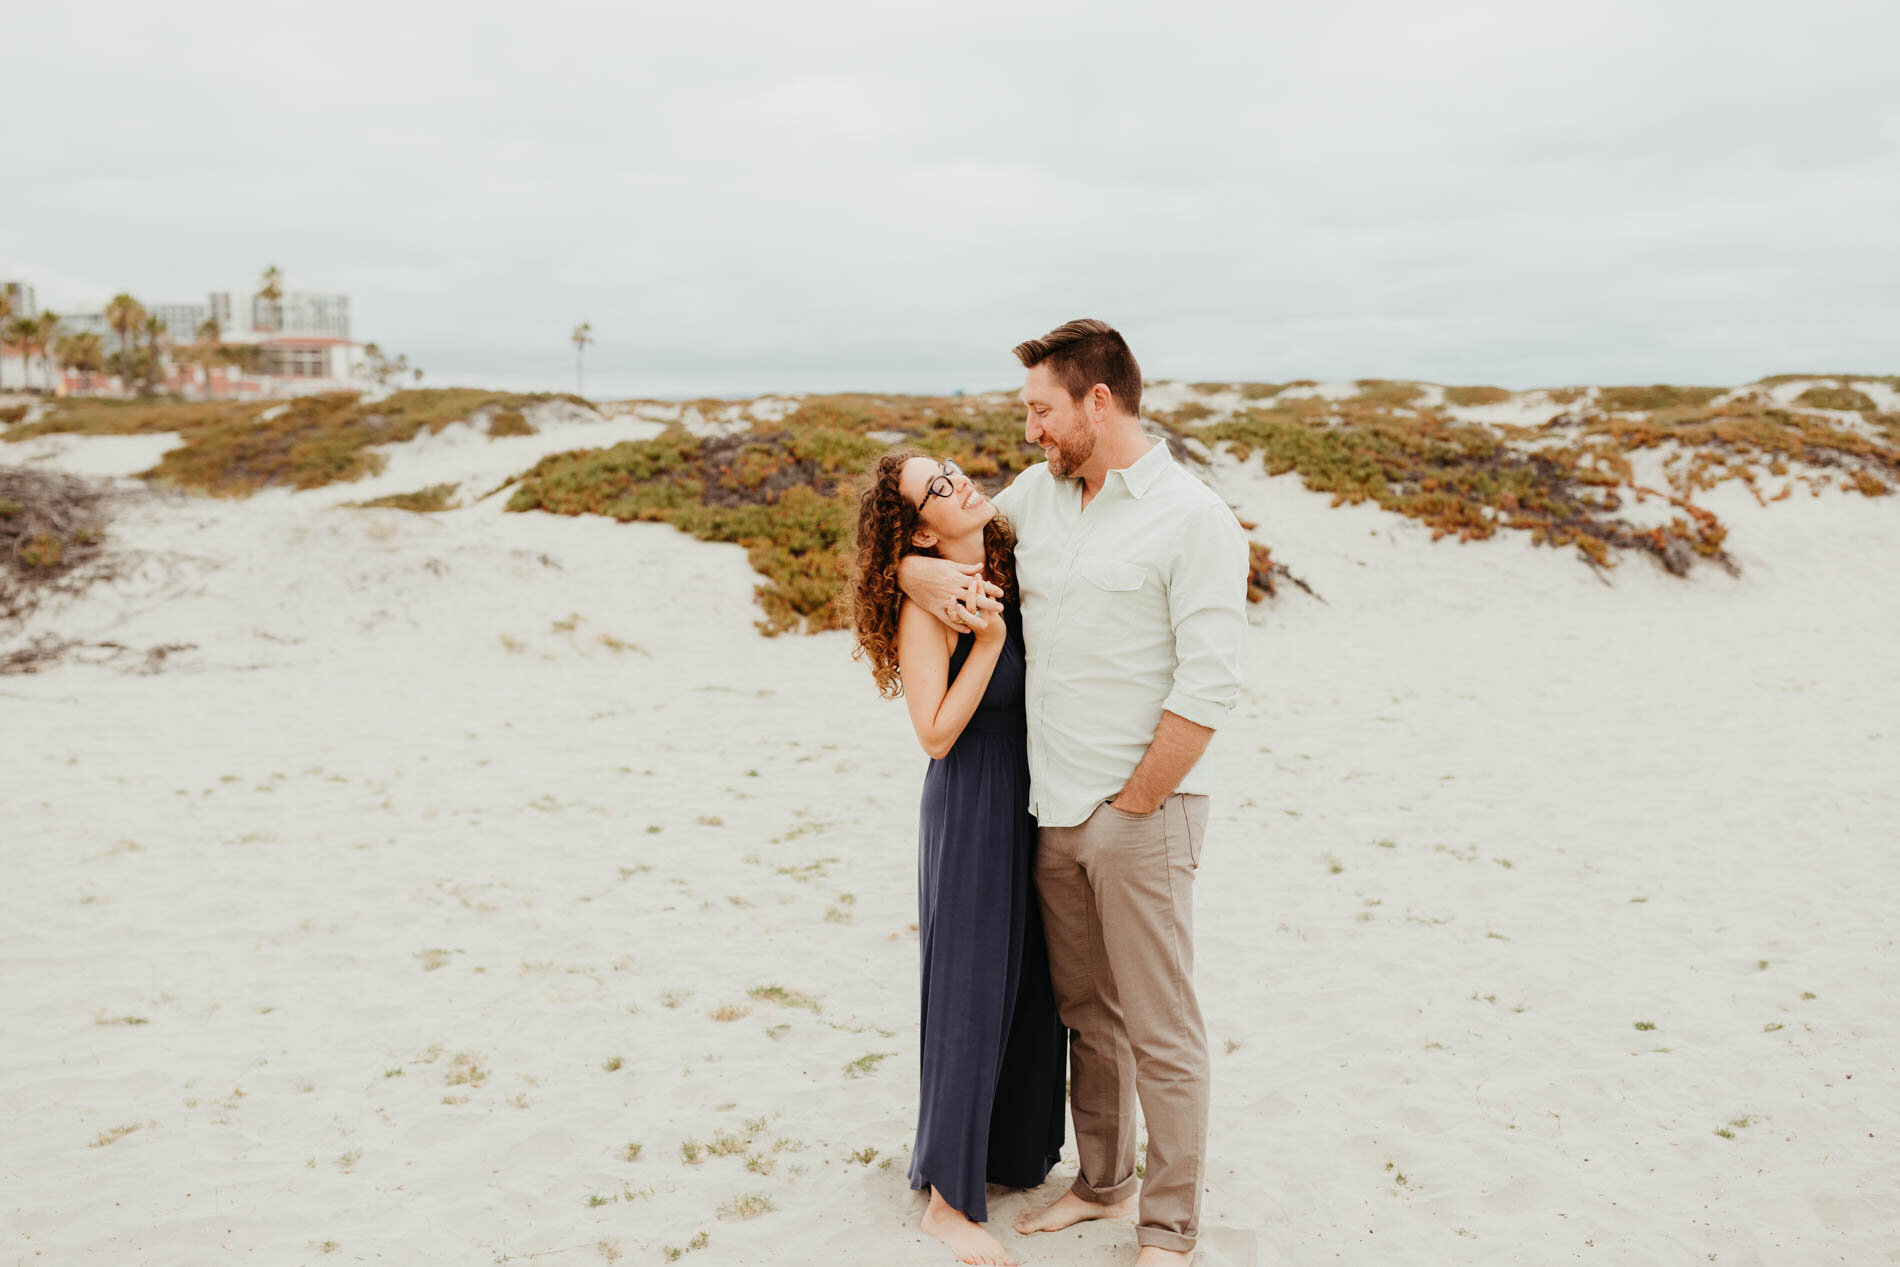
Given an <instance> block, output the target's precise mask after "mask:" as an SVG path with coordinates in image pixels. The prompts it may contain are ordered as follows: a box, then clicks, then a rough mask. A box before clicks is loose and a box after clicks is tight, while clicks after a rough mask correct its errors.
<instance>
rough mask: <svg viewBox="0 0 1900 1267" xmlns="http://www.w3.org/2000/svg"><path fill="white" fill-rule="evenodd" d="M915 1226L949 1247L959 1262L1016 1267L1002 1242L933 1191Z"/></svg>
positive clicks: (991, 1266) (995, 1266) (996, 1266)
mask: <svg viewBox="0 0 1900 1267" xmlns="http://www.w3.org/2000/svg"><path fill="white" fill-rule="evenodd" d="M917 1226H919V1227H921V1228H922V1229H923V1230H924V1231H926V1232H928V1233H930V1234H931V1235H932V1236H934V1237H936V1238H937V1239H938V1240H940V1241H942V1242H943V1243H944V1244H945V1245H948V1246H949V1247H950V1252H951V1253H953V1254H955V1255H956V1256H957V1261H958V1262H963V1263H982V1264H987V1265H990V1267H1016V1259H1015V1258H1014V1257H1013V1256H1012V1255H1011V1254H1010V1252H1009V1251H1008V1250H1006V1249H1004V1248H1003V1243H1002V1242H1001V1241H999V1240H997V1239H996V1238H995V1237H994V1236H991V1235H990V1234H989V1233H988V1232H986V1231H984V1230H983V1225H982V1224H980V1223H972V1222H970V1220H969V1218H968V1217H967V1216H965V1214H964V1213H963V1211H961V1210H959V1209H957V1208H956V1207H955V1206H953V1205H951V1204H950V1203H949V1202H948V1201H945V1200H944V1199H943V1196H942V1194H940V1193H939V1192H938V1191H937V1190H936V1189H935V1188H934V1187H933V1188H932V1189H931V1190H930V1207H929V1208H928V1209H926V1210H925V1211H924V1217H923V1221H922V1222H920V1223H919V1224H918V1225H917Z"/></svg>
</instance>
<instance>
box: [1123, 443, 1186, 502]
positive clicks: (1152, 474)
mask: <svg viewBox="0 0 1900 1267" xmlns="http://www.w3.org/2000/svg"><path fill="white" fill-rule="evenodd" d="M1142 434H1143V435H1144V436H1147V438H1148V439H1149V440H1150V441H1152V442H1153V443H1151V444H1150V445H1149V446H1148V451H1147V452H1146V453H1144V454H1142V455H1141V456H1140V457H1138V458H1136V459H1135V460H1134V461H1133V462H1132V463H1130V464H1129V465H1127V466H1123V467H1118V468H1116V470H1115V471H1112V472H1110V474H1116V473H1119V474H1120V475H1121V477H1122V485H1123V486H1124V487H1125V488H1127V489H1128V491H1129V492H1130V493H1131V494H1133V495H1134V496H1136V497H1140V496H1142V495H1143V494H1145V493H1146V492H1147V491H1148V490H1149V489H1151V488H1153V487H1154V482H1155V481H1156V480H1157V479H1160V478H1161V473H1162V472H1163V471H1165V470H1167V469H1168V468H1169V467H1171V466H1173V465H1174V455H1173V454H1172V453H1170V452H1168V442H1167V439H1166V438H1165V437H1162V436H1155V435H1149V434H1148V433H1147V432H1145V431H1144V432H1143V433H1142Z"/></svg>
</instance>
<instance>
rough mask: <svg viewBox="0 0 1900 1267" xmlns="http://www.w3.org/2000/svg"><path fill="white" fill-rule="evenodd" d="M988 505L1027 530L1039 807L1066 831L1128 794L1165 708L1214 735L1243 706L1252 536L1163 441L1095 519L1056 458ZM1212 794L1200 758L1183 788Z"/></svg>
mask: <svg viewBox="0 0 1900 1267" xmlns="http://www.w3.org/2000/svg"><path fill="white" fill-rule="evenodd" d="M992 500H993V501H994V502H995V503H996V507H997V509H999V510H1001V511H1002V512H1003V513H1004V514H1005V515H1007V516H1008V517H1009V520H1010V522H1011V524H1013V525H1014V527H1015V529H1016V577H1017V581H1018V583H1019V585H1020V586H1021V589H1022V611H1023V638H1024V641H1025V643H1026V644H1027V649H1028V717H1029V802H1030V809H1031V811H1032V812H1034V814H1035V815H1036V819H1037V821H1038V822H1039V823H1041V824H1042V825H1043V826H1045V827H1071V826H1074V825H1075V824H1077V823H1080V822H1082V821H1083V820H1084V819H1086V818H1087V817H1088V816H1089V815H1090V814H1091V813H1093V812H1094V810H1095V807H1096V806H1097V805H1099V804H1101V802H1102V801H1104V800H1106V799H1108V798H1109V797H1112V796H1114V795H1115V793H1117V792H1118V791H1120V790H1121V787H1122V785H1123V784H1124V783H1126V782H1127V781H1128V776H1129V775H1130V774H1132V773H1133V772H1134V769H1135V766H1136V764H1137V763H1139V762H1140V760H1141V758H1142V755H1143V754H1144V753H1146V752H1147V750H1148V744H1149V741H1150V740H1152V739H1153V738H1154V732H1155V726H1156V724H1157V723H1159V721H1160V720H1161V713H1162V710H1163V709H1166V710H1167V711H1168V712H1171V713H1175V714H1178V715H1179V716H1181V717H1185V718H1186V719H1187V720H1189V721H1191V722H1195V723H1197V724H1199V725H1202V726H1208V727H1214V728H1218V727H1219V725H1220V724H1221V722H1222V720H1223V719H1224V718H1225V717H1226V716H1227V713H1228V712H1229V711H1230V710H1231V709H1232V708H1233V707H1234V705H1235V704H1236V703H1237V702H1238V701H1239V698H1240V657H1241V648H1242V646H1243V644H1244V643H1245V640H1246V630H1247V568H1248V556H1247V540H1246V537H1245V536H1244V535H1243V534H1242V532H1241V530H1240V525H1239V523H1238V522H1236V520H1235V519H1234V513H1233V511H1231V510H1229V509H1228V508H1227V506H1226V505H1225V504H1224V503H1222V501H1221V499H1220V498H1219V497H1218V496H1217V495H1216V494H1215V493H1214V491H1213V490H1212V489H1210V488H1208V486H1207V485H1205V484H1203V483H1202V482H1201V481H1200V480H1198V479H1196V478H1195V477H1194V476H1193V475H1191V474H1189V473H1188V472H1187V471H1185V470H1183V469H1181V467H1180V465H1179V464H1178V463H1176V462H1175V460H1174V458H1173V456H1172V455H1171V454H1170V453H1169V452H1168V446H1167V443H1166V441H1164V440H1159V439H1156V440H1155V441H1154V443H1153V446H1152V447H1151V448H1150V449H1149V450H1148V452H1147V453H1146V454H1145V455H1144V456H1142V457H1141V458H1140V459H1139V460H1137V461H1136V462H1135V463H1134V464H1133V465H1132V466H1128V467H1125V468H1123V469H1121V470H1115V471H1110V472H1109V473H1108V478H1107V481H1106V482H1105V483H1104V484H1103V486H1102V491H1101V492H1100V493H1098V494H1096V496H1095V498H1094V499H1093V500H1092V501H1090V502H1089V504H1088V508H1087V509H1086V510H1084V509H1083V507H1082V482H1081V481H1080V480H1075V479H1057V478H1055V477H1053V476H1052V475H1050V473H1049V467H1048V465H1047V464H1046V463H1045V464H1041V465H1037V466H1032V467H1030V468H1029V469H1028V470H1026V471H1024V472H1023V473H1022V474H1021V475H1018V476H1017V477H1016V479H1015V480H1014V482H1012V483H1011V484H1010V486H1009V487H1008V488H1006V489H1004V490H1003V491H1002V492H1000V493H998V494H997V495H996V496H995V498H993V499H992ZM1209 784H1210V778H1209V774H1208V772H1207V769H1206V763H1205V762H1203V763H1201V764H1199V765H1196V766H1195V767H1194V769H1192V770H1190V771H1189V772H1188V775H1187V777H1186V778H1185V779H1183V780H1182V781H1181V784H1180V786H1179V787H1178V788H1177V789H1176V790H1177V791H1181V792H1198V793H1205V792H1207V791H1209Z"/></svg>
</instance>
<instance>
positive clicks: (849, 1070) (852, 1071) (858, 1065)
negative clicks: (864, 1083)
mask: <svg viewBox="0 0 1900 1267" xmlns="http://www.w3.org/2000/svg"><path fill="white" fill-rule="evenodd" d="M895 1054H896V1053H895V1052H888V1051H873V1052H867V1053H865V1054H864V1055H862V1056H859V1057H858V1058H857V1059H856V1060H853V1061H851V1062H850V1063H849V1064H847V1065H845V1067H844V1076H845V1077H847V1078H865V1077H869V1076H870V1075H871V1074H873V1073H876V1072H877V1067H878V1065H879V1064H881V1063H883V1062H884V1061H885V1060H888V1059H890V1057H892V1056H893V1055H895Z"/></svg>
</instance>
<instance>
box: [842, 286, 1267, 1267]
mask: <svg viewBox="0 0 1900 1267" xmlns="http://www.w3.org/2000/svg"><path fill="white" fill-rule="evenodd" d="M1015 352H1016V356H1017V359H1018V360H1020V361H1021V362H1022V364H1023V366H1024V368H1025V370H1026V371H1027V372H1026V375H1025V378H1024V384H1023V391H1022V400H1023V407H1024V409H1025V417H1024V423H1023V434H1024V436H1025V437H1026V438H1027V439H1028V440H1029V442H1030V443H1032V444H1037V445H1040V446H1041V447H1042V450H1043V453H1044V455H1045V457H1046V459H1047V460H1046V461H1045V462H1043V463H1041V464H1039V465H1036V466H1033V467H1031V468H1029V469H1028V470H1026V471H1024V472H1023V473H1022V474H1021V475H1019V476H1018V477H1017V478H1016V479H1015V481H1014V482H1013V483H1011V484H1010V485H1009V487H1007V488H1005V489H1003V490H1002V491H1001V492H1000V493H998V494H997V495H996V497H995V499H994V500H993V501H991V500H986V499H985V498H984V496H983V494H982V492H981V491H980V490H979V489H978V488H977V487H976V485H975V484H973V483H972V482H971V481H970V479H969V477H968V476H966V475H965V474H964V473H963V472H962V471H961V470H959V469H958V468H957V466H956V464H955V463H952V462H939V461H937V460H936V459H934V458H929V457H925V456H923V455H921V454H916V453H894V454H890V455H887V456H885V457H884V458H882V459H880V460H879V461H878V463H877V466H876V468H875V470H874V472H873V473H872V475H871V482H870V484H869V486H868V487H867V488H866V489H865V492H864V494H863V497H862V499H861V501H860V504H859V511H858V573H857V578H856V589H855V594H854V600H855V618H856V628H857V640H858V652H857V654H859V655H862V656H863V657H864V658H866V659H867V660H868V661H869V662H870V665H871V669H872V672H873V673H874V675H875V676H876V678H877V683H878V686H879V689H880V690H881V691H882V692H883V693H884V694H885V695H897V694H900V693H901V694H902V695H903V697H904V699H905V702H906V704H907V706H908V708H909V712H910V719H911V723H912V725H913V726H914V727H915V729H916V732H917V737H918V739H919V741H920V742H921V743H922V744H923V747H924V750H925V751H926V752H927V753H929V754H930V757H931V758H932V760H931V763H930V767H929V770H928V773H927V774H926V776H925V779H924V792H923V807H922V811H921V814H920V818H919V831H918V907H919V921H918V929H919V932H920V935H921V940H922V948H923V980H922V994H923V997H922V1077H921V1095H920V1103H919V1108H918V1122H917V1140H916V1145H915V1148H914V1150H913V1154H912V1163H911V1173H910V1181H911V1186H912V1187H913V1188H916V1189H924V1188H928V1189H929V1190H930V1203H929V1206H928V1208H927V1209H926V1210H925V1212H924V1216H923V1223H922V1226H923V1229H924V1230H925V1231H927V1232H929V1233H930V1234H932V1235H933V1236H936V1237H937V1238H938V1239H940V1240H942V1241H943V1242H944V1243H945V1244H947V1245H948V1246H949V1247H950V1248H951V1249H952V1250H953V1251H954V1252H955V1253H956V1255H957V1257H958V1258H960V1259H961V1260H962V1261H964V1262H966V1263H996V1264H1013V1263H1015V1261H1016V1259H1015V1258H1014V1257H1013V1256H1012V1255H1011V1254H1010V1253H1009V1252H1008V1251H1007V1250H1006V1249H1005V1248H1004V1247H1003V1245H1002V1243H1001V1242H1000V1241H999V1240H997V1238H996V1237H995V1236H993V1235H992V1234H991V1233H990V1232H989V1231H988V1230H987V1229H985V1228H984V1226H983V1223H984V1222H985V1221H986V1219H987V1218H988V1206H987V1201H986V1198H985V1183H986V1182H993V1183H998V1184H1003V1185H1006V1186H1009V1187H1014V1188H1029V1187H1035V1186H1036V1185H1038V1184H1040V1183H1041V1182H1042V1181H1043V1180H1044V1179H1045V1178H1046V1177H1047V1176H1048V1173H1049V1171H1050V1169H1051V1168H1052V1167H1053V1166H1054V1165H1055V1163H1056V1161H1057V1159H1058V1156H1059V1154H1060V1152H1061V1147H1062V1141H1063V1137H1064V1122H1063V1099H1064V1094H1063V1077H1064V1064H1065V1056H1066V1058H1067V1066H1068V1074H1069V1081H1070V1087H1069V1093H1068V1101H1069V1110H1070V1113H1071V1114H1072V1116H1073V1118H1074V1121H1075V1135H1076V1145H1077V1151H1078V1153H1079V1155H1080V1161H1081V1172H1080V1174H1078V1175H1077V1177H1076V1179H1075V1182H1074V1184H1073V1185H1072V1186H1071V1187H1070V1189H1069V1191H1068V1192H1066V1193H1065V1194H1063V1196H1062V1197H1061V1198H1060V1199H1059V1200H1057V1201H1056V1202H1055V1203H1054V1204H1052V1205H1050V1206H1048V1207H1047V1208H1045V1209H1042V1210H1037V1211H1027V1212H1025V1213H1024V1214H1022V1215H1021V1216H1020V1217H1018V1219H1017V1220H1016V1224H1015V1226H1016V1230H1017V1231H1018V1232H1019V1233H1024V1234H1028V1233H1033V1232H1049V1231H1056V1230H1059V1229H1061V1228H1064V1227H1068V1226H1070V1225H1072V1224H1074V1223H1078V1222H1081V1221H1083V1220H1087V1219H1101V1218H1117V1219H1119V1218H1127V1217H1129V1216H1130V1215H1135V1216H1136V1222H1137V1227H1136V1239H1137V1240H1138V1242H1139V1243H1140V1246H1141V1248H1140V1250H1139V1253H1138V1256H1137V1258H1136V1262H1137V1264H1138V1265H1139V1267H1161V1265H1162V1264H1165V1263H1185V1262H1187V1261H1188V1259H1189V1258H1190V1257H1191V1255H1192V1254H1193V1251H1194V1245H1195V1240H1196V1237H1197V1236H1198V1234H1199V1215H1200V1206H1201V1191H1202V1181H1203V1176H1204V1174H1205V1167H1206V1145H1207V1121H1208V1093H1209V1070H1208V1051H1207V1035H1206V1030H1205V1028H1204V1027H1203V1025H1202V1021H1201V1011H1200V1005H1199V1004H1198V1003H1197V1001H1196V999H1195V992H1194V977H1193V972H1194V945H1193V881H1194V872H1195V869H1196V867H1197V866H1198V865H1199V862H1200V854H1201V841H1202V836H1203V834H1204V833H1205V831H1206V826H1207V793H1208V778H1207V775H1206V773H1205V772H1204V771H1202V770H1199V769H1197V767H1196V763H1197V762H1198V761H1199V759H1200V757H1201V754H1202V752H1204V751H1205V750H1206V747H1207V744H1208V742H1209V740H1211V739H1212V738H1213V735H1214V730H1215V728H1216V727H1217V726H1218V725H1219V724H1220V722H1221V720H1222V718H1224V717H1225V716H1226V714H1227V712H1228V711H1229V710H1230V709H1232V708H1233V706H1234V704H1235V703H1236V701H1237V699H1238V697H1239V693H1240V659H1241V648H1242V643H1243V641H1244V634H1245V630H1246V606H1245V604H1246V574H1247V546H1246V540H1245V538H1244V537H1243V536H1242V534H1241V531H1240V526H1239V524H1238V523H1237V522H1236V520H1235V518H1234V515H1233V513H1232V511H1230V510H1229V509H1228V508H1227V506H1226V505H1224V504H1223V503H1222V502H1221V500H1220V498H1219V497H1217V496H1216V495H1215V494H1214V493H1213V492H1212V491H1211V490H1210V489H1208V487H1207V486H1206V485H1204V484H1203V483H1201V482H1200V480H1198V479H1197V478H1195V477H1194V476H1193V475H1191V474H1189V473H1188V472H1187V471H1185V470H1183V469H1182V468H1181V467H1180V466H1179V465H1177V464H1176V463H1175V461H1174V459H1173V457H1172V455H1171V454H1170V453H1169V451H1168V445H1167V442H1166V441H1165V440H1160V439H1156V438H1154V437H1151V436H1148V435H1145V434H1144V433H1143V432H1142V430H1141V422H1140V408H1141V369H1140V367H1139V366H1138V365H1137V364H1136V362H1135V358H1134V355H1133V354H1132V353H1131V352H1130V351H1129V349H1128V345H1127V343H1126V342H1125V341H1124V340H1123V339H1122V337H1121V335H1120V334H1118V333H1117V332H1116V331H1115V330H1114V329H1113V328H1112V327H1110V326H1108V325H1106V324H1104V323H1102V322H1100V321H1092V320H1081V321H1071V322H1069V323H1068V324H1067V325H1064V326H1060V327H1058V328H1057V329H1055V330H1053V331H1051V332H1050V333H1049V334H1047V335H1045V336H1044V337H1043V338H1040V339H1031V340H1029V341H1028V342H1026V343H1023V344H1021V345H1019V346H1018V347H1017V348H1016V349H1015ZM1071 1034H1072V1042H1071ZM1065 1048H1066V1051H1065ZM1137 1099H1139V1101H1140V1104H1141V1111H1142V1115H1143V1117H1144V1118H1145V1119H1146V1122H1147V1129H1148V1150H1147V1170H1146V1176H1145V1178H1138V1177H1137V1175H1136V1155H1135V1153H1136V1133H1135V1104H1136V1101H1137ZM1137 1196H1139V1200H1137Z"/></svg>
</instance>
